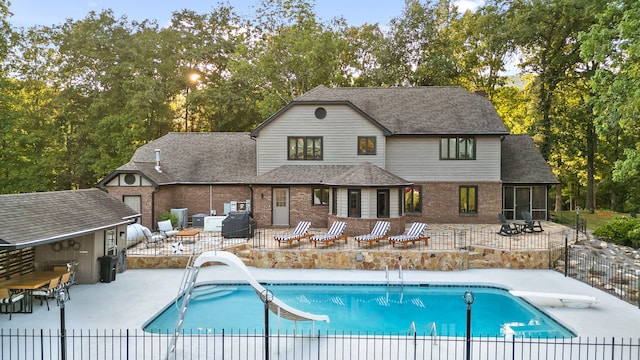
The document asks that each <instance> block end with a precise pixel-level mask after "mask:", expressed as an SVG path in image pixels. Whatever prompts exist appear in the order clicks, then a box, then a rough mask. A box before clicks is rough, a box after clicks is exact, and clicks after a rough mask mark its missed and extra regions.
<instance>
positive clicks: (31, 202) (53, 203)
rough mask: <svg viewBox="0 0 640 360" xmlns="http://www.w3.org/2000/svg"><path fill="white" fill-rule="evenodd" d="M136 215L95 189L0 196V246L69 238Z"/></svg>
mask: <svg viewBox="0 0 640 360" xmlns="http://www.w3.org/2000/svg"><path fill="white" fill-rule="evenodd" d="M138 216H139V214H138V213H137V212H135V211H134V210H133V209H131V208H130V207H129V206H127V205H126V204H124V203H123V202H122V201H119V200H117V199H114V198H113V197H111V196H110V195H109V194H107V193H106V192H104V191H102V190H99V189H85V190H68V191H53V192H39V193H28V194H10V195H0V218H2V220H3V225H2V226H0V248H20V247H27V246H34V245H40V244H43V243H48V242H54V241H59V240H64V239H68V238H73V237H76V236H80V235H84V234H88V233H92V232H95V231H99V230H103V229H108V228H112V227H114V226H116V225H120V224H126V223H129V222H131V221H132V219H134V218H135V217H138Z"/></svg>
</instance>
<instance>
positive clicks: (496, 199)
mask: <svg viewBox="0 0 640 360" xmlns="http://www.w3.org/2000/svg"><path fill="white" fill-rule="evenodd" d="M419 185H422V214H421V215H414V214H407V222H412V221H423V222H426V223H436V224H487V223H494V222H496V221H497V216H498V214H499V213H501V212H502V183H498V182H496V183H469V182H465V183H444V182H442V183H423V184H419ZM460 186H478V213H477V214H459V213H458V201H459V194H458V191H459V190H458V189H459V187H460Z"/></svg>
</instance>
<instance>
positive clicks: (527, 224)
mask: <svg viewBox="0 0 640 360" xmlns="http://www.w3.org/2000/svg"><path fill="white" fill-rule="evenodd" d="M521 214H522V218H523V219H524V229H523V231H527V232H541V231H544V230H543V229H542V224H541V223H540V220H533V218H532V217H531V213H530V212H528V211H523V212H521Z"/></svg>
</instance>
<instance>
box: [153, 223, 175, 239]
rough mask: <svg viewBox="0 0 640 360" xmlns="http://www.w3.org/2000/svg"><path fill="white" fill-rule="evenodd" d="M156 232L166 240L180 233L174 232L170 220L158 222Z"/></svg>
mask: <svg viewBox="0 0 640 360" xmlns="http://www.w3.org/2000/svg"><path fill="white" fill-rule="evenodd" d="M158 231H159V232H160V235H164V237H166V238H167V239H170V238H172V237H174V236H175V235H176V234H177V233H179V232H180V231H178V230H174V229H173V225H172V224H171V220H164V221H158Z"/></svg>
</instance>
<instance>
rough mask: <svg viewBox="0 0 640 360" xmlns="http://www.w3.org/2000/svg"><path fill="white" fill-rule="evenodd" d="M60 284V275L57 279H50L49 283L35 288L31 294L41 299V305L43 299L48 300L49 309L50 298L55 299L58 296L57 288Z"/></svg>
mask: <svg viewBox="0 0 640 360" xmlns="http://www.w3.org/2000/svg"><path fill="white" fill-rule="evenodd" d="M58 284H60V276H58V277H57V278H55V279H51V280H49V284H47V285H45V286H43V287H41V288H39V289H36V290H33V292H32V293H31V296H33V297H34V298H38V299H40V305H42V301H43V300H44V301H46V303H47V311H49V299H50V298H51V299H53V298H54V297H55V296H56V290H57V289H58Z"/></svg>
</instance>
